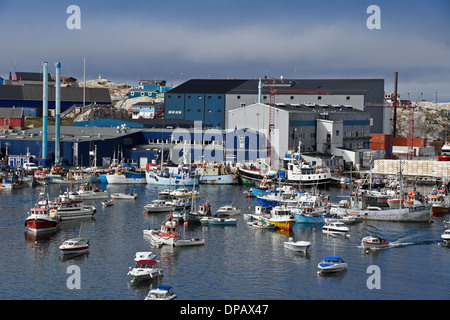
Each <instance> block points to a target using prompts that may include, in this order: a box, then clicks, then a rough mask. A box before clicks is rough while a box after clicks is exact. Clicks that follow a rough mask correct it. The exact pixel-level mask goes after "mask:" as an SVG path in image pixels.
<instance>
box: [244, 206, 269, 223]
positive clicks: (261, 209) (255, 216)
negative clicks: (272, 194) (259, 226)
mask: <svg viewBox="0 0 450 320" xmlns="http://www.w3.org/2000/svg"><path fill="white" fill-rule="evenodd" d="M271 209H272V207H267V206H255V211H254V212H253V213H245V214H244V219H250V220H260V219H268V218H270V210H271Z"/></svg>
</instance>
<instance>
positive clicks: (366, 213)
mask: <svg viewBox="0 0 450 320" xmlns="http://www.w3.org/2000/svg"><path fill="white" fill-rule="evenodd" d="M337 213H338V214H339V213H343V214H346V213H347V214H348V215H349V216H360V217H362V218H363V219H365V220H373V221H392V222H428V221H430V219H431V215H432V207H431V206H429V205H423V206H418V207H408V208H399V209H392V208H391V209H381V210H365V209H361V210H353V209H341V210H337Z"/></svg>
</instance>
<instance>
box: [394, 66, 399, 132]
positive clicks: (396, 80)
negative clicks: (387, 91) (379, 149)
mask: <svg viewBox="0 0 450 320" xmlns="http://www.w3.org/2000/svg"><path fill="white" fill-rule="evenodd" d="M397 86H398V72H396V73H395V89H394V130H393V136H394V137H396V136H397Z"/></svg>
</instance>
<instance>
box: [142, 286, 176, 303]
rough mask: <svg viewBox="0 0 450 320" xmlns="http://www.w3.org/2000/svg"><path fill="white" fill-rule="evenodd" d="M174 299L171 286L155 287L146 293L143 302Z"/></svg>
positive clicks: (174, 295)
mask: <svg viewBox="0 0 450 320" xmlns="http://www.w3.org/2000/svg"><path fill="white" fill-rule="evenodd" d="M176 297H177V295H176V294H175V293H174V292H173V288H172V287H171V286H156V287H154V288H153V289H151V290H150V291H149V292H148V294H147V296H146V297H145V300H174V299H176Z"/></svg>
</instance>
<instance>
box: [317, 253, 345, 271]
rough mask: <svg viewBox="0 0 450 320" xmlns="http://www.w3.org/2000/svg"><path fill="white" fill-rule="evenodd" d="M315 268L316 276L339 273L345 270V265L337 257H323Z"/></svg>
mask: <svg viewBox="0 0 450 320" xmlns="http://www.w3.org/2000/svg"><path fill="white" fill-rule="evenodd" d="M317 267H318V268H319V269H320V271H318V272H317V273H318V274H324V273H333V272H339V271H343V270H346V269H347V263H346V262H345V261H344V260H342V258H341V257H339V256H325V257H324V258H323V259H322V261H320V262H319V264H318V265H317Z"/></svg>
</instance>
